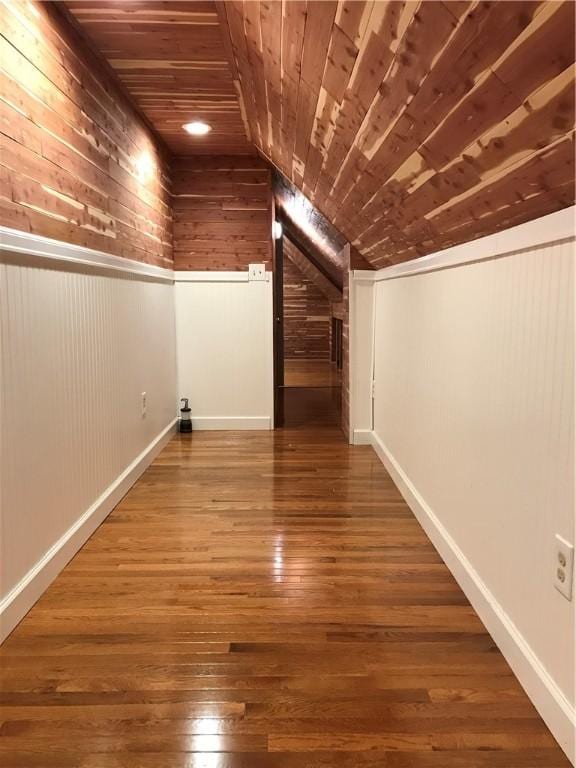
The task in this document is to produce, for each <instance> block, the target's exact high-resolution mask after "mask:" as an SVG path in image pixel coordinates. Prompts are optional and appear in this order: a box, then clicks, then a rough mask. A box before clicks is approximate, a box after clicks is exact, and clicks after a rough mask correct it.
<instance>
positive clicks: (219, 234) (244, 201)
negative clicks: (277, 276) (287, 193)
mask: <svg viewBox="0 0 576 768" xmlns="http://www.w3.org/2000/svg"><path fill="white" fill-rule="evenodd" d="M172 177H173V213H174V267H175V269H179V270H212V269H214V270H243V269H247V268H248V264H250V263H260V264H261V263H265V264H266V268H267V269H269V270H271V269H272V189H271V172H270V169H269V167H268V165H267V163H265V162H264V161H263V160H261V159H260V158H257V157H251V156H239V155H235V156H230V157H226V156H218V157H204V156H200V155H198V156H195V157H191V158H185V159H178V160H177V161H176V162H175V165H174V167H173V170H172Z"/></svg>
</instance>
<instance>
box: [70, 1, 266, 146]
mask: <svg viewBox="0 0 576 768" xmlns="http://www.w3.org/2000/svg"><path fill="white" fill-rule="evenodd" d="M63 5H64V7H65V8H67V10H68V11H69V13H70V14H71V15H72V16H73V17H74V18H75V19H76V21H77V22H78V23H79V24H80V26H81V27H82V29H83V31H84V33H85V34H86V36H87V37H88V38H89V39H90V40H91V41H92V43H93V44H94V46H95V47H96V48H97V49H98V50H99V51H100V53H102V54H103V55H104V56H105V57H106V58H107V59H108V62H109V63H110V65H111V66H112V68H113V69H114V71H115V72H116V74H117V75H118V77H119V79H120V80H121V82H122V83H123V85H124V86H125V88H126V90H127V91H128V93H129V94H130V96H131V97H132V99H133V101H134V102H135V104H136V105H137V107H138V108H139V109H140V111H141V112H142V113H143V114H144V115H145V116H146V117H147V118H148V120H149V122H150V123H151V125H152V126H153V127H154V128H155V130H156V131H157V133H158V134H159V135H160V136H161V137H162V138H163V139H164V141H165V142H166V144H167V146H168V147H169V148H170V149H171V150H172V151H173V152H174V153H175V154H178V155H186V154H196V153H211V154H220V153H222V154H227V155H229V154H233V153H238V152H239V153H250V152H254V147H253V145H252V144H251V143H250V142H249V141H248V139H247V135H246V130H245V128H244V123H243V119H242V113H241V110H240V102H239V97H238V93H237V83H236V85H235V82H234V78H233V71H232V69H231V66H230V61H231V52H230V51H226V48H225V45H226V44H228V45H229V37H228V35H227V33H226V30H225V28H224V29H223V28H222V26H221V25H220V23H219V15H218V6H217V4H216V3H214V2H204V1H200V0H198V1H196V2H187V1H181V2H166V1H165V0H162V1H160V0H128V1H126V0H66V2H65V3H63ZM193 120H202V121H205V122H207V123H208V124H209V125H211V126H212V131H211V132H210V133H209V134H208V135H207V136H203V137H201V138H198V137H192V136H189V135H188V134H186V133H185V132H184V131H183V130H182V125H183V124H184V123H187V122H191V121H193Z"/></svg>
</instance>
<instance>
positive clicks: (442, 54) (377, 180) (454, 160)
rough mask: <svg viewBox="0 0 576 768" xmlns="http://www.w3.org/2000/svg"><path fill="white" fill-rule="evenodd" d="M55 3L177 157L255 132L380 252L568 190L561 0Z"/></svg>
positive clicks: (380, 257)
mask: <svg viewBox="0 0 576 768" xmlns="http://www.w3.org/2000/svg"><path fill="white" fill-rule="evenodd" d="M65 5H66V7H67V8H68V9H69V11H70V12H71V13H72V14H73V15H74V16H75V17H76V19H77V20H78V21H79V22H80V23H81V25H82V26H83V28H84V30H85V31H86V32H87V33H88V36H89V37H90V38H91V39H92V40H93V42H94V43H95V45H96V47H98V48H99V49H100V51H101V52H102V53H103V54H104V55H105V56H106V57H107V58H108V60H109V62H110V63H111V65H112V67H113V68H114V69H115V70H116V72H117V74H118V75H119V77H120V79H121V80H122V82H123V83H124V85H125V86H126V88H127V89H128V91H129V92H130V94H131V95H132V97H133V98H134V100H135V102H136V104H137V105H138V106H139V108H140V109H141V110H142V111H143V113H144V114H145V115H146V116H147V117H148V119H149V120H150V122H151V124H152V125H153V126H154V128H155V129H156V130H157V132H158V133H159V134H160V135H161V136H162V137H163V138H164V139H165V140H166V143H167V144H168V146H169V147H170V148H171V149H172V151H173V152H174V153H175V154H176V155H190V154H194V153H198V152H212V153H215V154H217V153H223V154H227V155H229V154H231V153H238V152H250V151H253V148H254V146H256V147H257V148H258V150H259V151H260V152H261V153H262V154H263V155H264V156H265V157H267V158H268V159H269V160H270V161H271V162H272V163H274V164H275V165H276V167H277V168H279V169H280V170H281V171H282V173H283V174H284V175H285V176H286V177H287V178H288V179H289V180H291V181H292V182H293V183H294V184H295V185H296V187H298V188H299V189H300V190H301V191H302V192H303V193H304V194H305V195H306V196H307V197H308V199H309V200H310V201H311V202H312V203H313V204H314V205H315V206H316V207H317V208H318V210H320V211H321V212H322V213H323V214H324V215H325V216H326V217H327V218H328V220H329V221H330V222H331V223H332V224H333V225H334V226H335V227H336V228H337V229H338V230H339V231H340V232H341V233H342V234H343V235H344V236H345V238H346V239H347V240H348V241H350V242H351V243H352V244H353V245H354V246H355V247H356V248H357V249H358V251H359V252H360V253H361V254H362V255H363V256H364V257H365V258H366V259H367V260H368V261H369V262H370V263H371V264H372V265H373V266H374V267H381V266H386V265H387V264H390V263H395V262H398V261H404V260H407V259H412V258H416V257H418V256H421V255H424V254H427V253H430V252H433V251H436V250H439V249H443V248H446V247H448V246H450V245H454V244H457V243H460V242H464V241H467V240H471V239H474V238H476V237H480V236H482V235H486V234H490V233H492V232H495V231H498V230H500V229H503V228H506V227H510V226H513V225H515V224H519V223H521V222H523V221H526V220H528V219H532V218H536V217H538V216H542V215H545V214H546V213H550V212H552V211H554V210H557V209H559V208H563V207H565V206H567V205H570V204H571V203H573V202H574V176H575V172H574V81H575V78H574V59H575V56H574V11H575V4H574V2H572V0H564V1H561V2H546V1H545V0H530V1H524V0H518V1H517V2H504V1H503V0H501V1H496V2H484V1H482V0H470V1H467V0H453V1H450V2H439V1H438V0H423V1H422V2H404V1H403V0H390V1H388V0H307V1H306V0H226V1H225V2H223V1H222V0H219V1H218V2H215V3H213V2H200V1H199V2H158V1H157V0H130V1H127V0H67V2H66V3H65ZM243 116H244V119H243ZM192 119H203V120H206V121H207V122H209V123H210V124H212V125H213V127H214V130H213V131H212V133H211V134H210V135H209V136H208V137H206V138H204V139H202V140H198V139H193V138H191V137H189V136H187V135H186V134H185V133H184V132H183V131H182V124H183V123H185V122H187V121H189V120H192Z"/></svg>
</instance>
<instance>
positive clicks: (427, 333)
mask: <svg viewBox="0 0 576 768" xmlns="http://www.w3.org/2000/svg"><path fill="white" fill-rule="evenodd" d="M525 226H526V229H523V228H522V227H515V228H514V230H510V231H509V232H508V233H500V234H499V235H498V236H494V238H497V241H496V240H495V239H494V238H485V245H486V249H485V251H483V248H482V241H476V242H474V243H473V244H469V245H463V246H459V247H458V249H451V254H448V260H447V254H445V253H444V254H439V256H438V258H437V259H435V258H433V257H427V259H426V261H425V262H424V260H419V261H421V262H422V263H419V262H418V261H417V262H414V263H412V265H411V267H410V266H409V265H407V266H406V267H404V268H403V269H401V270H399V269H398V268H396V267H392V268H391V269H390V270H381V271H380V272H379V273H377V274H376V276H375V281H376V282H375V290H376V320H375V400H374V431H373V436H372V439H373V443H374V445H375V448H376V450H377V452H378V454H379V455H380V457H381V458H382V460H383V461H384V463H385V464H386V466H387V467H388V469H389V471H390V472H391V474H392V476H393V478H394V479H395V481H396V483H397V485H398V487H399V488H400V490H401V491H402V493H403V495H404V496H405V498H406V500H407V501H408V503H409V504H410V506H411V507H412V509H413V511H414V512H415V514H416V516H417V517H418V519H419V520H420V521H421V523H422V525H423V526H424V528H425V529H426V531H427V532H428V533H429V535H430V537H431V539H432V540H433V542H434V543H435V545H436V546H437V548H438V550H439V551H440V553H441V554H442V556H443V558H444V560H445V561H446V562H447V564H448V566H449V567H450V568H451V570H452V571H453V573H454V575H455V576H456V578H457V579H458V581H459V582H460V584H461V586H462V587H463V589H464V591H465V592H466V594H467V595H468V597H469V599H470V600H471V602H472V604H473V605H474V607H475V608H476V610H477V611H478V613H479V615H480V616H481V618H482V620H483V621H484V623H485V624H486V626H487V627H488V629H489V630H490V632H491V633H492V635H493V637H494V638H495V640H496V642H497V643H498V645H499V647H500V648H501V650H502V651H503V653H504V655H505V656H506V658H507V659H508V661H509V663H510V664H511V666H512V668H513V669H514V671H515V673H516V675H517V676H518V678H519V680H520V682H521V683H522V685H523V686H524V687H525V689H526V690H527V692H528V694H529V695H530V697H531V698H532V700H533V702H534V703H535V705H536V706H537V708H538V709H539V711H540V713H541V714H542V716H543V717H544V719H545V721H546V722H547V724H548V726H549V727H550V729H551V730H552V732H553V733H554V735H555V736H556V738H557V739H558V741H559V743H560V744H561V745H562V747H563V748H564V749H565V751H566V752H567V754H568V755H569V756H570V757H571V759H572V760H574V738H575V727H576V714H575V707H574V701H575V693H574V683H575V659H574V656H575V648H576V636H575V626H574V624H575V620H576V611H575V602H574V601H572V602H568V601H567V600H566V599H565V598H564V597H563V596H562V595H561V594H560V593H559V592H557V591H556V590H555V589H554V586H553V576H554V572H555V568H556V564H555V554H554V537H555V534H557V533H559V534H561V535H562V536H563V537H564V538H566V539H568V540H569V541H571V542H574V539H575V502H574V460H575V457H574V342H575V340H574V261H575V253H574V209H570V210H568V211H562V212H560V213H559V214H553V215H552V216H551V217H544V218H543V219H541V220H540V221H539V222H538V223H536V222H530V224H529V225H525ZM531 237H533V241H534V242H535V243H536V245H535V246H534V247H530V244H529V243H530V238H531ZM555 241H557V242H555ZM514 244H518V246H519V247H521V248H522V252H519V253H514V252H513V247H514ZM469 249H470V251H471V253H472V256H473V259H470V255H471V254H470V252H469ZM483 253H484V254H485V255H486V257H487V258H486V259H484V258H482V254H483ZM500 253H506V255H505V256H502V257H499V255H500ZM365 279H368V278H365Z"/></svg>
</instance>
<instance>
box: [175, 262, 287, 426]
mask: <svg viewBox="0 0 576 768" xmlns="http://www.w3.org/2000/svg"><path fill="white" fill-rule="evenodd" d="M264 277H265V279H264V280H249V279H248V273H247V272H223V271H214V272H180V273H177V282H176V339H177V354H178V397H179V398H181V397H187V398H189V400H190V408H191V409H192V414H191V416H192V426H193V429H234V430H236V429H271V428H272V426H273V420H274V396H273V357H274V355H273V339H272V335H273V314H272V273H271V272H266V273H265V276H264Z"/></svg>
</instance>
